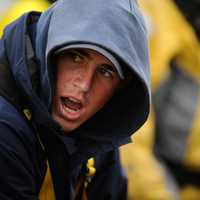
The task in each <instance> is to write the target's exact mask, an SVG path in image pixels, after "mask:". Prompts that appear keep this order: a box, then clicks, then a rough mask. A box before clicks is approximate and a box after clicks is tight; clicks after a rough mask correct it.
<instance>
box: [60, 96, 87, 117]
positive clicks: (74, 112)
mask: <svg viewBox="0 0 200 200" xmlns="http://www.w3.org/2000/svg"><path fill="white" fill-rule="evenodd" d="M61 101H62V105H63V107H64V112H65V115H66V117H67V118H68V119H70V120H75V119H77V118H79V117H80V115H81V111H82V108H83V104H82V102H81V101H80V100H78V99H75V98H73V97H61Z"/></svg>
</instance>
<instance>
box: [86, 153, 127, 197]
mask: <svg viewBox="0 0 200 200" xmlns="http://www.w3.org/2000/svg"><path fill="white" fill-rule="evenodd" d="M95 163H96V164H95V165H97V167H96V169H97V172H96V175H95V176H94V178H93V180H92V182H91V183H90V185H89V188H88V190H89V199H90V200H126V199H127V177H126V175H125V173H124V171H123V168H122V166H121V163H120V158H119V151H118V150H115V151H111V152H109V153H106V154H102V155H100V156H99V157H97V158H95Z"/></svg>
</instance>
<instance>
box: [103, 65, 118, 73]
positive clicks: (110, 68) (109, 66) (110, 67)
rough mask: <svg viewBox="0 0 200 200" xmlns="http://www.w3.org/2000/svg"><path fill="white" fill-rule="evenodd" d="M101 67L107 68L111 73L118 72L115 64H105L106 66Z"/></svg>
mask: <svg viewBox="0 0 200 200" xmlns="http://www.w3.org/2000/svg"><path fill="white" fill-rule="evenodd" d="M101 66H102V67H106V68H107V69H109V70H110V71H112V72H116V73H117V70H116V68H115V66H114V65H113V64H107V63H105V64H101Z"/></svg>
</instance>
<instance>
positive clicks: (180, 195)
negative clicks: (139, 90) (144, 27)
mask: <svg viewBox="0 0 200 200" xmlns="http://www.w3.org/2000/svg"><path fill="white" fill-rule="evenodd" d="M139 3H140V6H141V7H142V9H143V11H144V15H145V18H146V23H147V24H148V27H149V28H148V30H149V38H150V55H151V73H152V74H151V76H152V88H153V98H152V102H153V103H152V104H153V106H152V112H151V115H150V117H149V119H148V121H147V122H146V124H145V125H144V127H142V129H140V130H139V131H138V132H139V133H137V134H136V135H134V136H133V145H132V144H130V145H128V146H126V147H122V149H121V154H122V156H121V157H122V161H123V163H124V166H125V168H126V171H127V173H128V177H129V199H131V200H133V199H134V200H161V199H162V200H180V199H181V200H199V199H200V12H199V11H200V1H198V0H185V1H182V0H175V1H172V0H139ZM130 155H132V156H130Z"/></svg>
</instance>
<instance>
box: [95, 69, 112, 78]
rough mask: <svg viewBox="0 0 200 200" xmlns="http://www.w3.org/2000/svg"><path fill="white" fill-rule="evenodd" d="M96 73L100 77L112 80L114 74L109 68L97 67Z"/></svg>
mask: <svg viewBox="0 0 200 200" xmlns="http://www.w3.org/2000/svg"><path fill="white" fill-rule="evenodd" d="M98 71H99V73H100V74H101V75H103V76H104V77H106V78H113V76H114V73H115V72H114V71H112V70H110V69H109V68H107V67H105V66H101V67H99V69H98Z"/></svg>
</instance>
